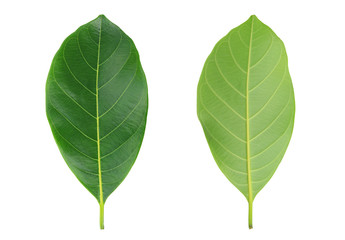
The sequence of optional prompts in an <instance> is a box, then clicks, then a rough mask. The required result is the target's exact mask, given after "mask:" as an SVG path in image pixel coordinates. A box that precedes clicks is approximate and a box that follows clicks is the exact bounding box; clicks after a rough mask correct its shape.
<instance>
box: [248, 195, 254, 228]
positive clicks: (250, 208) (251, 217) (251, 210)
mask: <svg viewBox="0 0 345 240" xmlns="http://www.w3.org/2000/svg"><path fill="white" fill-rule="evenodd" d="M248 204H249V211H248V225H249V229H252V228H253V202H252V201H251V202H249V201H248Z"/></svg>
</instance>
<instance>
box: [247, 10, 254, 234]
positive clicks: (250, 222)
mask: <svg viewBox="0 0 345 240" xmlns="http://www.w3.org/2000/svg"><path fill="white" fill-rule="evenodd" d="M253 23H254V16H252V22H251V27H250V39H249V50H248V51H249V53H248V65H247V80H246V135H247V137H246V140H247V142H246V150H247V151H246V152H247V154H246V155H247V156H246V158H247V176H248V204H249V212H248V224H249V228H252V227H253V224H252V210H253V192H252V176H251V167H250V134H249V133H250V130H249V75H250V64H251V50H252V38H253Z"/></svg>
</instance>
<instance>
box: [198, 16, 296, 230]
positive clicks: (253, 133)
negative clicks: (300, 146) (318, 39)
mask: <svg viewBox="0 0 345 240" xmlns="http://www.w3.org/2000/svg"><path fill="white" fill-rule="evenodd" d="M197 105H198V107H197V108H198V109H197V111H198V117H199V120H200V122H201V125H202V127H203V129H204V132H205V136H206V139H207V141H208V144H209V146H210V149H211V152H212V155H213V157H214V159H215V161H216V163H217V164H218V166H219V168H220V169H221V171H222V172H223V173H224V175H225V176H226V177H227V178H228V179H229V181H230V182H231V183H232V184H234V185H235V186H236V188H238V190H240V191H241V192H242V193H243V195H244V196H245V197H246V198H247V200H248V203H249V228H252V205H253V200H254V198H255V196H256V195H257V194H258V192H259V191H260V190H261V189H262V188H263V187H264V186H265V184H266V183H267V182H268V181H269V179H270V178H271V177H272V175H273V174H274V172H275V170H276V169H277V167H278V165H279V163H280V161H281V159H282V158H283V156H284V153H285V151H286V148H287V146H288V144H289V141H290V138H291V135H292V129H293V124H294V116H295V100H294V92H293V87H292V82H291V77H290V74H289V70H288V62H287V55H286V51H285V47H284V44H283V42H282V41H281V40H280V39H279V38H278V37H277V36H276V35H275V33H274V32H273V31H272V30H271V29H270V28H269V27H268V26H266V25H265V24H263V23H262V22H261V21H259V20H258V19H257V17H255V16H251V17H250V18H249V19H248V20H247V21H246V22H245V23H243V24H241V25H240V26H238V27H237V28H235V29H233V30H231V31H230V33H229V34H227V35H226V36H225V37H224V38H222V39H221V40H220V41H219V42H218V43H217V44H216V46H215V47H214V49H213V51H212V52H211V54H210V56H209V57H208V58H207V60H206V62H205V65H204V68H203V71H202V74H201V77H200V81H199V85H198V100H197Z"/></svg>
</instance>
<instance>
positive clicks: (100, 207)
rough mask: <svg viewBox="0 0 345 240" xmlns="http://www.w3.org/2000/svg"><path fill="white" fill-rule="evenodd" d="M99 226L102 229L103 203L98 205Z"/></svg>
mask: <svg viewBox="0 0 345 240" xmlns="http://www.w3.org/2000/svg"><path fill="white" fill-rule="evenodd" d="M99 226H100V228H101V229H104V203H103V202H100V203H99Z"/></svg>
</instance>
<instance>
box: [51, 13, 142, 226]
mask: <svg viewBox="0 0 345 240" xmlns="http://www.w3.org/2000/svg"><path fill="white" fill-rule="evenodd" d="M147 108H148V94H147V84H146V78H145V74H144V72H143V69H142V67H141V64H140V60H139V55H138V52H137V49H136V48H135V45H134V43H133V41H132V40H131V39H130V38H129V37H128V36H127V35H126V34H125V33H124V32H123V31H122V30H121V29H120V28H119V27H117V26H116V25H115V24H113V23H112V22H110V21H109V20H108V19H107V18H106V17H105V16H103V15H100V16H99V17H98V18H96V19H95V20H93V21H91V22H89V23H87V24H85V25H83V26H81V27H80V28H78V29H77V31H75V32H74V33H72V34H71V35H70V36H69V37H67V38H66V40H65V41H64V42H63V44H62V45H61V47H60V49H59V50H58V52H57V53H56V55H55V57H54V59H53V62H52V65H51V68H50V71H49V75H48V80H47V85H46V111H47V117H48V121H49V124H50V127H51V129H52V132H53V135H54V138H55V141H56V143H57V145H58V147H59V149H60V152H61V154H62V156H63V158H64V159H65V161H66V163H67V165H68V166H69V168H70V169H71V170H72V172H73V173H74V174H75V176H76V177H77V178H78V180H79V181H80V182H81V183H82V184H83V185H84V186H85V188H87V190H89V191H90V193H91V194H92V195H94V196H95V197H96V198H97V200H98V202H99V205H100V227H101V229H103V228H104V225H103V218H104V203H105V201H106V199H107V198H108V197H109V195H110V194H111V193H112V192H113V191H114V190H115V189H116V188H117V187H118V186H119V185H120V183H121V182H122V181H123V180H124V178H125V177H126V176H127V174H128V172H129V171H130V169H131V167H132V166H133V164H134V162H135V160H136V158H137V155H138V153H139V149H140V146H141V143H142V140H143V137H144V131H145V126H146V116H147Z"/></svg>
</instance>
